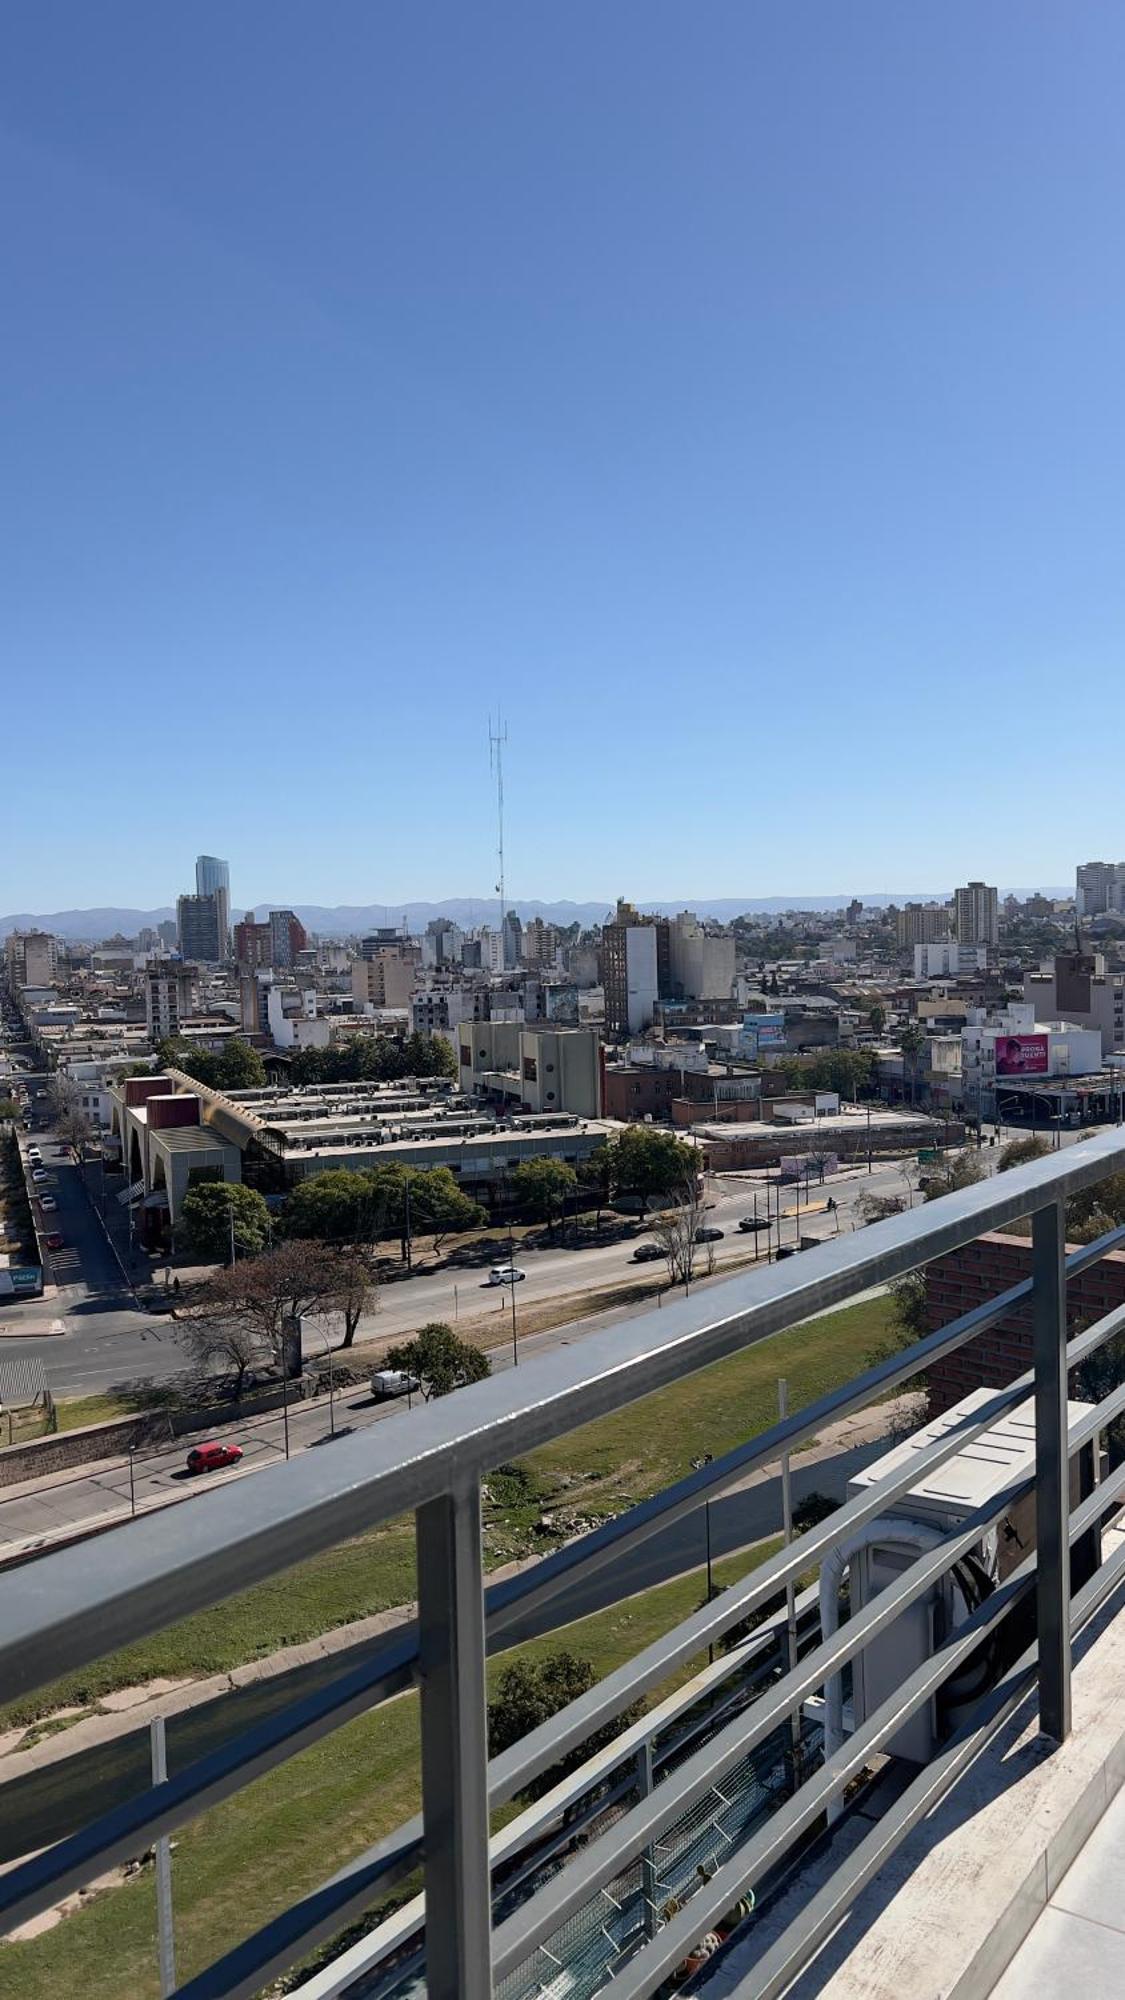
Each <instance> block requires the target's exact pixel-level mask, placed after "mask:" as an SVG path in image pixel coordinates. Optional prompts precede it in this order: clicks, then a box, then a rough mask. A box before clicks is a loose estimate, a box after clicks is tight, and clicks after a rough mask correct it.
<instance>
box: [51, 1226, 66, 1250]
mask: <svg viewBox="0 0 1125 2000" xmlns="http://www.w3.org/2000/svg"><path fill="white" fill-rule="evenodd" d="M63 1244H64V1239H63V1234H62V1231H61V1229H52V1231H51V1233H50V1235H49V1236H48V1238H47V1248H48V1250H61V1249H62V1248H63Z"/></svg>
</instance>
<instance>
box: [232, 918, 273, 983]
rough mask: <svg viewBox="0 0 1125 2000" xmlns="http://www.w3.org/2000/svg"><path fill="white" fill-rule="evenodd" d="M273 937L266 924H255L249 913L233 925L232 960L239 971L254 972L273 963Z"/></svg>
mask: <svg viewBox="0 0 1125 2000" xmlns="http://www.w3.org/2000/svg"><path fill="white" fill-rule="evenodd" d="M272 949H273V938H272V935H271V932H270V927H269V925H268V924H256V923H255V922H254V918H253V916H252V915H251V914H248V915H246V916H245V917H243V919H242V922H241V923H240V924H236V925H235V927H234V962H235V964H236V965H237V966H238V969H239V971H240V972H254V971H256V970H257V968H258V967H259V966H261V965H271V964H272V963H273V961H272V959H271V957H270V952H271V951H272Z"/></svg>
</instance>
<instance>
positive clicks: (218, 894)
mask: <svg viewBox="0 0 1125 2000" xmlns="http://www.w3.org/2000/svg"><path fill="white" fill-rule="evenodd" d="M195 893H196V895H197V896H214V898H215V901H216V904H217V905H218V912H219V933H220V944H221V946H222V949H221V951H220V952H219V957H220V958H225V957H226V955H227V953H228V951H229V950H230V867H229V865H228V863H227V862H225V861H220V859H219V857H218V855H217V854H198V855H197V856H196V859H195Z"/></svg>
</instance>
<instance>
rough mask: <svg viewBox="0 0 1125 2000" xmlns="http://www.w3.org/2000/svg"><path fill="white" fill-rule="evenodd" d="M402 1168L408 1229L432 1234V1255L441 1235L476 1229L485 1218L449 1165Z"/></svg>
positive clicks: (443, 1237) (476, 1202) (440, 1243)
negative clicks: (407, 1196)
mask: <svg viewBox="0 0 1125 2000" xmlns="http://www.w3.org/2000/svg"><path fill="white" fill-rule="evenodd" d="M406 1171H407V1174H408V1176H409V1179H408V1182H407V1185H408V1187H409V1190H410V1227H411V1231H412V1232H414V1231H417V1233H418V1234H419V1235H423V1234H425V1233H426V1232H427V1231H429V1232H430V1233H432V1235H433V1239H434V1252H435V1254H436V1253H437V1251H438V1250H439V1249H440V1248H441V1245H442V1242H443V1241H444V1239H445V1237H447V1236H451V1235H453V1234H454V1233H455V1232H457V1231H460V1230H465V1229H479V1228H480V1225H481V1223H482V1222H483V1221H484V1220H485V1213H484V1210H483V1208H482V1207H481V1205H480V1203H479V1201H474V1200H473V1198H472V1196H471V1195H468V1194H466V1193H465V1192H464V1190H463V1189H462V1187H461V1186H460V1184H459V1182H458V1180H457V1176H456V1174H455V1173H453V1171H452V1169H451V1168H449V1167H415V1168H407V1170H406ZM408 1247H409V1246H408Z"/></svg>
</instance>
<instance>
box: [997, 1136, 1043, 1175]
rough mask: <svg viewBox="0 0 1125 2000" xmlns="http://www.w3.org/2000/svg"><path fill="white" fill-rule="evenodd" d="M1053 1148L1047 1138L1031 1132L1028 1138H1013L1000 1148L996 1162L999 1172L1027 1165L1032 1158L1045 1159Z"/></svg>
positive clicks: (1003, 1172)
mask: <svg viewBox="0 0 1125 2000" xmlns="http://www.w3.org/2000/svg"><path fill="white" fill-rule="evenodd" d="M1050 1150H1051V1148H1050V1147H1049V1146H1048V1144H1047V1141H1046V1140H1045V1139H1040V1138H1039V1137H1038V1136H1037V1135H1036V1134H1034V1133H1030V1134H1029V1135H1028V1137H1027V1138H1026V1139H1012V1140H1010V1141H1009V1143H1008V1144H1007V1145H1006V1146H1002V1147H1001V1149H1000V1155H999V1158H998V1159H997V1162H996V1171H997V1173H998V1174H1006V1173H1007V1172H1008V1171H1009V1169H1010V1168H1011V1167H1026V1166H1028V1165H1029V1164H1030V1162H1031V1161H1032V1160H1042V1159H1045V1158H1046V1156H1047V1154H1048V1153H1049V1152H1050Z"/></svg>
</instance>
